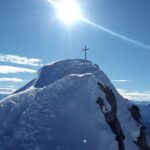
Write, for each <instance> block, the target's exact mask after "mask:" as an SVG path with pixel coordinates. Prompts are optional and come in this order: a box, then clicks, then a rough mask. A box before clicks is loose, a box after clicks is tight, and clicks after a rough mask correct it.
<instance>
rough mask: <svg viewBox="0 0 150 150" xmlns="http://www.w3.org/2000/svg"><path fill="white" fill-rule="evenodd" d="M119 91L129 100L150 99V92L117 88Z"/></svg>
mask: <svg viewBox="0 0 150 150" xmlns="http://www.w3.org/2000/svg"><path fill="white" fill-rule="evenodd" d="M117 90H118V92H119V93H120V94H121V95H122V96H123V97H125V98H127V99H129V100H139V101H150V92H148V91H144V92H138V91H128V90H124V89H117Z"/></svg>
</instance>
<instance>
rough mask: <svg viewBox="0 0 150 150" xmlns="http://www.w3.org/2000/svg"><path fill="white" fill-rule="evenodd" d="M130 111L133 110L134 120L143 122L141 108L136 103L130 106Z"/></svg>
mask: <svg viewBox="0 0 150 150" xmlns="http://www.w3.org/2000/svg"><path fill="white" fill-rule="evenodd" d="M129 110H130V112H131V115H132V117H133V118H134V120H135V121H136V122H138V123H140V124H141V123H142V121H141V119H142V117H141V114H140V109H139V108H138V107H137V106H136V105H132V106H131V107H130V108H129Z"/></svg>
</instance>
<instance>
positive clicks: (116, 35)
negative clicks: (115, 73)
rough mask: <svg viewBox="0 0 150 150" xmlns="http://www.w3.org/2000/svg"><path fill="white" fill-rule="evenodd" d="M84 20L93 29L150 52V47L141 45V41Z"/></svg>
mask: <svg viewBox="0 0 150 150" xmlns="http://www.w3.org/2000/svg"><path fill="white" fill-rule="evenodd" d="M82 20H83V21H85V22H86V23H88V24H90V25H92V26H93V27H96V28H98V29H100V30H102V31H104V32H107V33H108V34H111V35H113V36H115V37H118V38H120V39H123V40H125V41H127V42H130V43H132V44H135V45H137V46H140V47H142V48H146V49H149V50H150V45H146V44H144V43H141V42H139V41H136V40H134V39H131V38H129V37H127V36H124V35H121V34H119V33H116V32H114V31H112V30H110V29H107V28H105V27H103V26H101V25H98V24H96V23H94V22H92V21H90V20H87V19H85V18H82Z"/></svg>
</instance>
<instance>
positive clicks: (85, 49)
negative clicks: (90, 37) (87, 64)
mask: <svg viewBox="0 0 150 150" xmlns="http://www.w3.org/2000/svg"><path fill="white" fill-rule="evenodd" d="M89 50H90V49H88V48H86V45H85V48H84V49H82V51H84V52H85V60H87V58H86V57H87V51H89Z"/></svg>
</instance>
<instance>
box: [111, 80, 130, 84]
mask: <svg viewBox="0 0 150 150" xmlns="http://www.w3.org/2000/svg"><path fill="white" fill-rule="evenodd" d="M111 81H112V82H116V83H126V82H131V80H111Z"/></svg>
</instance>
